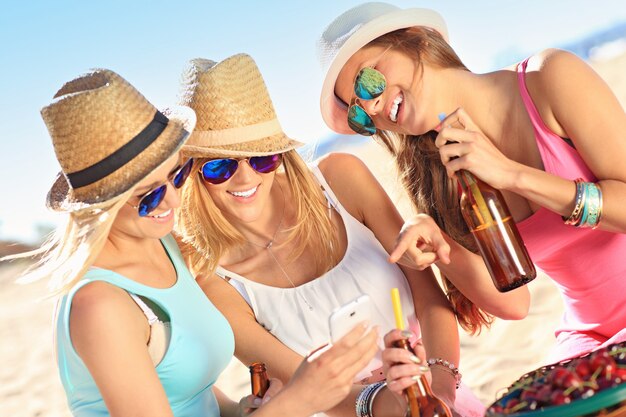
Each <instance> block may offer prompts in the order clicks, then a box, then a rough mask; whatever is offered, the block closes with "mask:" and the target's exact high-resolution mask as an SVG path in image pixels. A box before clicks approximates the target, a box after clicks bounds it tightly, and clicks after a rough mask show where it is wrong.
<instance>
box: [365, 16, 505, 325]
mask: <svg viewBox="0 0 626 417" xmlns="http://www.w3.org/2000/svg"><path fill="white" fill-rule="evenodd" d="M368 46H382V47H386V48H389V47H391V48H394V49H396V50H399V51H401V52H403V53H405V54H406V55H407V56H409V57H411V58H412V59H414V60H415V62H416V63H417V65H418V70H421V69H422V65H423V63H424V62H427V63H428V64H430V65H433V66H437V67H440V68H458V69H462V70H466V71H467V70H468V69H467V67H465V65H464V64H463V63H462V62H461V60H460V59H459V57H458V56H457V54H456V53H455V52H454V50H452V48H451V47H450V45H448V43H447V42H446V41H445V40H444V39H443V38H442V37H441V35H440V34H439V33H438V32H437V31H435V30H432V29H429V28H426V27H421V26H417V27H412V28H408V29H401V30H397V31H394V32H390V33H387V34H385V35H383V36H381V37H379V38H377V39H375V40H373V41H372V42H370V43H369V44H368ZM436 137H437V133H436V132H434V131H431V132H427V133H425V134H423V135H418V136H412V135H400V134H397V133H394V132H389V131H380V130H379V131H377V133H376V135H375V139H377V140H378V141H379V142H382V144H383V146H385V148H387V150H389V152H390V153H391V154H392V155H393V156H394V157H395V161H396V164H397V166H398V171H399V172H400V176H401V180H402V183H403V184H404V187H405V188H406V189H407V191H408V193H409V196H410V198H411V201H412V203H413V205H414V206H415V208H416V209H417V210H418V211H419V212H422V213H426V214H428V215H430V216H431V217H432V218H433V219H434V220H435V222H437V224H438V225H439V227H440V228H441V229H442V230H444V231H445V232H446V233H447V234H448V235H449V236H450V237H451V238H452V239H454V240H455V241H457V242H458V243H459V244H461V245H462V246H463V247H465V248H466V249H468V250H470V251H472V252H474V253H478V248H477V246H476V242H475V241H474V238H473V237H472V236H471V233H470V231H469V229H468V227H467V225H466V224H465V222H464V221H463V219H462V216H461V210H460V205H459V194H458V190H457V186H456V184H455V182H454V181H452V180H451V179H450V178H449V177H448V175H447V173H446V170H445V167H444V166H443V164H442V163H441V159H440V156H439V151H438V149H437V147H436V146H435V138H436ZM441 278H442V281H443V283H444V286H445V290H446V294H447V296H448V299H449V300H450V303H451V304H452V307H453V308H454V311H455V313H456V315H457V319H458V321H459V324H460V325H461V327H462V328H463V329H465V330H466V331H468V332H469V333H471V334H474V333H480V330H481V328H482V326H486V327H489V326H490V325H491V323H492V322H493V316H491V315H489V314H488V313H486V312H484V311H482V310H480V309H479V308H478V307H477V306H476V305H475V304H474V303H472V302H471V301H470V300H469V299H468V298H467V297H465V296H464V295H463V294H462V293H461V292H460V291H459V290H458V289H457V288H456V287H455V286H454V284H452V283H451V282H450V280H448V279H447V278H446V277H445V275H443V274H442V277H441Z"/></svg>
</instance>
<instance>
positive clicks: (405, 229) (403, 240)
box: [389, 214, 450, 271]
mask: <svg viewBox="0 0 626 417" xmlns="http://www.w3.org/2000/svg"><path fill="white" fill-rule="evenodd" d="M439 261H441V262H443V263H444V264H448V263H450V245H448V243H447V242H446V241H445V239H444V237H443V234H442V233H441V229H439V226H437V224H436V223H435V221H434V220H433V219H432V217H430V216H428V215H426V214H418V215H416V216H413V217H412V218H411V219H409V220H407V221H406V222H405V223H404V225H403V226H402V229H401V230H400V234H399V235H398V238H397V239H396V244H395V246H394V248H393V250H392V251H391V254H390V255H389V262H397V263H399V264H400V265H402V266H405V267H407V268H412V269H418V270H420V271H422V270H424V269H426V268H428V267H429V266H430V265H432V264H433V263H435V262H439Z"/></svg>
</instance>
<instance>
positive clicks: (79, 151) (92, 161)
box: [41, 69, 195, 211]
mask: <svg viewBox="0 0 626 417" xmlns="http://www.w3.org/2000/svg"><path fill="white" fill-rule="evenodd" d="M54 98H55V100H54V101H53V102H52V103H51V104H49V105H47V106H46V107H44V108H43V109H42V110H41V115H42V116H43V119H44V121H45V123H46V126H47V127H48V131H49V132H50V136H51V137H52V145H53V147H54V151H55V153H56V156H57V159H58V161H59V164H60V165H61V172H60V173H59V175H58V176H57V178H56V181H55V182H54V185H53V186H52V188H51V189H50V191H49V192H48V198H47V206H48V207H49V208H51V209H52V210H56V211H75V210H80V209H84V208H88V207H94V206H97V205H99V204H101V203H104V202H106V201H108V200H110V199H112V198H114V197H116V196H118V195H120V194H122V193H124V192H125V191H128V190H129V189H131V188H132V187H133V186H135V185H136V184H137V183H139V182H140V181H141V180H143V179H144V178H145V177H146V176H147V175H148V174H150V173H151V172H152V171H154V170H155V169H157V168H158V167H159V166H160V165H161V164H162V163H163V162H165V161H166V160H167V159H169V158H170V157H171V156H172V155H174V154H175V153H176V152H177V151H178V150H179V149H180V147H181V146H182V145H183V143H184V142H185V140H186V139H187V138H188V137H189V134H190V132H191V131H192V130H193V127H194V124H195V115H194V114H193V110H191V109H189V108H182V107H181V108H176V109H171V110H169V111H166V112H165V113H166V114H167V116H166V115H165V114H164V113H162V112H159V111H158V110H157V109H156V108H155V107H154V106H153V105H152V104H150V102H148V100H146V99H145V98H144V97H143V96H142V95H141V94H140V93H139V92H138V91H137V90H136V89H135V88H134V87H133V86H132V85H130V84H129V83H128V82H127V81H126V80H124V79H123V78H122V77H120V76H119V75H118V74H116V73H115V72H113V71H110V70H106V69H95V70H92V71H90V72H88V73H87V74H85V75H82V76H80V77H78V78H76V79H74V80H72V81H69V82H67V83H65V84H64V85H63V87H61V89H60V90H59V91H58V92H57V93H56V94H55V96H54Z"/></svg>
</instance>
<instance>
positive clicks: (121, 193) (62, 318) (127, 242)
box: [27, 69, 376, 417]
mask: <svg viewBox="0 0 626 417" xmlns="http://www.w3.org/2000/svg"><path fill="white" fill-rule="evenodd" d="M41 113H42V116H43V118H44V121H45V123H46V125H47V127H48V130H49V132H50V135H51V137H52V142H53V147H54V150H55V153H56V155H57V159H58V161H59V163H60V165H61V173H60V174H59V175H58V177H57V178H56V181H55V182H54V185H53V186H52V188H51V190H50V192H49V194H48V198H47V205H48V207H49V208H51V209H52V210H55V211H59V212H64V213H66V214H67V215H68V222H67V226H66V227H65V228H62V229H59V230H58V232H57V234H56V235H55V236H54V237H53V238H51V240H50V241H49V242H48V243H47V244H46V245H45V246H44V247H43V248H42V249H41V250H40V251H38V252H39V253H40V254H42V255H43V258H42V261H41V262H40V263H39V264H38V265H36V266H35V267H34V269H32V270H30V271H29V272H28V273H27V274H28V277H29V278H38V277H50V278H51V283H52V287H53V288H54V290H55V292H56V293H57V294H58V295H59V301H58V303H57V309H56V329H55V330H56V331H55V336H56V337H55V340H56V352H57V361H58V367H59V374H60V378H61V382H62V384H63V387H64V389H65V392H66V395H67V401H68V406H69V408H70V410H71V412H72V414H73V415H75V416H77V417H92V416H109V415H110V416H128V415H133V416H139V415H141V416H152V417H154V416H164V417H165V416H170V417H171V416H176V417H200V416H202V417H207V416H209V417H210V416H214V417H217V416H243V415H249V414H250V413H252V412H253V411H254V409H255V408H257V407H258V404H257V403H256V402H255V401H254V399H253V398H252V396H248V397H245V398H244V399H242V400H241V401H240V403H236V402H233V401H231V400H230V399H228V398H226V397H225V396H224V395H223V394H222V393H221V392H220V391H219V390H218V389H217V388H216V387H214V383H215V381H216V379H217V377H218V376H219V374H220V372H222V370H223V369H224V368H225V367H226V365H227V364H228V363H229V361H230V360H231V358H232V354H233V351H234V339H233V333H232V331H231V328H230V326H229V324H228V322H227V321H226V319H225V318H224V317H223V316H222V315H221V314H220V312H219V311H218V310H217V309H216V308H215V307H214V306H213V304H211V302H210V301H209V300H208V299H207V298H206V297H205V295H204V293H203V292H202V290H201V289H200V287H199V286H198V285H197V284H196V282H195V280H194V278H193V277H192V276H191V274H190V273H189V270H188V269H187V267H186V265H185V263H184V261H183V258H182V255H181V253H180V251H179V249H178V246H177V244H176V241H175V240H174V238H173V237H172V236H171V235H170V232H171V231H172V228H173V225H174V209H175V208H177V207H178V205H179V203H180V198H179V189H180V188H181V187H182V185H183V183H184V182H185V180H186V179H187V177H188V176H189V174H190V172H191V167H192V165H193V160H191V159H182V158H181V157H180V155H179V149H180V147H181V146H182V145H183V143H184V142H185V141H186V140H187V138H188V136H189V134H190V133H191V132H192V130H193V128H194V124H195V114H194V112H193V111H192V110H191V109H189V108H185V107H181V108H176V109H170V110H168V111H164V112H160V111H158V110H157V109H156V108H155V107H154V106H152V105H151V104H150V103H149V102H148V101H147V100H146V99H145V98H144V97H143V96H142V95H141V94H140V93H139V92H138V91H137V90H135V89H134V88H133V87H132V86H131V85H130V84H129V83H128V82H127V81H126V80H124V79H123V78H122V77H120V76H119V75H118V74H116V73H114V72H112V71H110V70H106V69H96V70H92V71H91V72H89V73H87V74H85V75H82V76H80V77H78V78H76V79H74V80H72V81H69V82H67V83H65V84H64V85H63V87H62V88H61V89H60V90H59V91H58V92H57V93H56V95H55V97H54V101H53V102H52V103H51V104H49V105H48V106H46V107H44V108H43V109H42V111H41ZM200 318H201V319H200ZM364 333H365V328H363V327H360V328H358V329H355V330H354V331H353V332H351V333H350V334H348V335H346V337H344V338H343V339H342V340H341V341H340V342H339V343H337V344H336V345H335V346H333V347H332V348H330V349H326V350H324V351H322V352H320V353H319V354H318V355H317V356H316V357H310V358H309V359H308V360H307V361H304V362H303V364H302V366H301V367H300V368H299V372H298V375H297V377H295V378H294V379H293V380H292V381H291V382H290V383H289V384H288V385H287V386H286V387H285V388H284V389H283V390H282V391H280V392H278V391H279V390H280V384H273V385H272V387H270V390H269V391H268V393H267V394H266V397H265V398H264V401H265V400H269V398H270V397H273V398H272V400H271V401H269V402H267V403H265V405H263V407H261V408H259V409H258V410H256V411H254V412H253V414H254V415H255V416H259V417H262V416H277V415H290V416H307V415H310V414H312V413H314V412H317V411H319V410H322V409H326V408H328V407H332V406H333V405H334V404H335V403H336V402H337V401H339V400H340V399H341V398H343V396H345V395H346V393H347V390H348V388H349V386H350V381H351V379H352V377H353V376H354V375H355V373H356V372H357V371H358V369H359V368H360V367H361V366H363V362H364V361H367V360H369V358H370V357H371V356H372V355H373V354H374V351H375V349H376V344H375V337H376V334H375V332H370V334H368V335H366V336H364ZM316 362H317V363H316ZM319 363H321V364H323V366H319Z"/></svg>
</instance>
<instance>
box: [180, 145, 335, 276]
mask: <svg viewBox="0 0 626 417" xmlns="http://www.w3.org/2000/svg"><path fill="white" fill-rule="evenodd" d="M186 156H192V157H193V155H186ZM207 160H208V159H198V160H194V166H193V168H192V173H194V175H192V176H191V181H187V183H186V184H185V185H184V187H183V192H182V199H181V200H182V203H181V207H180V209H179V213H178V216H177V224H176V230H177V232H178V233H180V235H181V236H180V237H181V238H182V243H183V244H182V245H181V246H182V251H183V255H184V256H185V258H186V259H187V262H188V265H189V267H190V269H191V270H192V271H193V273H194V274H197V275H202V276H210V275H212V274H213V273H214V272H215V269H216V268H217V266H218V264H219V261H220V259H221V258H222V257H223V256H224V254H225V253H226V252H227V251H229V250H230V249H232V248H234V247H236V246H238V245H243V244H245V243H246V239H245V238H244V237H243V235H242V234H241V233H240V232H239V231H238V230H237V229H236V227H234V226H233V225H232V224H231V223H230V222H229V221H228V220H227V219H226V218H225V217H224V215H223V214H222V212H221V211H220V210H219V209H218V208H217V206H216V205H215V203H214V202H213V200H212V199H211V197H210V195H209V193H208V191H207V190H206V187H205V185H204V183H203V179H202V177H201V175H200V174H199V173H198V172H199V170H200V167H201V166H202V164H204V163H205V162H206V161H207ZM280 169H281V170H284V172H285V175H286V177H287V183H288V187H289V190H290V191H291V198H290V199H289V200H288V201H291V202H293V205H294V206H295V219H296V222H295V224H294V225H293V226H292V227H290V228H289V229H288V235H287V239H286V242H291V241H293V240H294V239H295V240H296V241H297V245H296V248H295V250H294V251H293V252H292V253H291V254H290V256H289V259H290V261H293V260H295V259H297V258H298V257H299V256H300V255H301V254H302V253H303V252H304V251H305V250H306V249H307V248H310V249H311V250H314V251H315V253H316V254H317V256H316V257H315V260H316V262H317V265H316V267H317V268H318V270H321V271H324V272H326V271H328V270H330V269H331V268H332V267H333V266H335V265H336V264H337V262H339V255H338V254H337V253H336V251H335V249H336V248H338V243H339V238H338V236H337V233H336V230H335V228H334V227H333V224H332V222H331V218H330V216H329V215H328V206H327V203H326V199H325V197H324V195H323V193H322V191H321V188H320V185H319V184H318V183H317V182H316V181H315V179H314V178H313V175H312V173H311V171H310V169H309V167H308V166H307V165H306V163H305V162H304V160H303V159H302V157H301V156H300V155H299V154H298V153H297V152H296V151H295V150H290V151H287V152H285V153H284V154H283V164H282V167H281V168H280ZM195 173H198V174H195Z"/></svg>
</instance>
